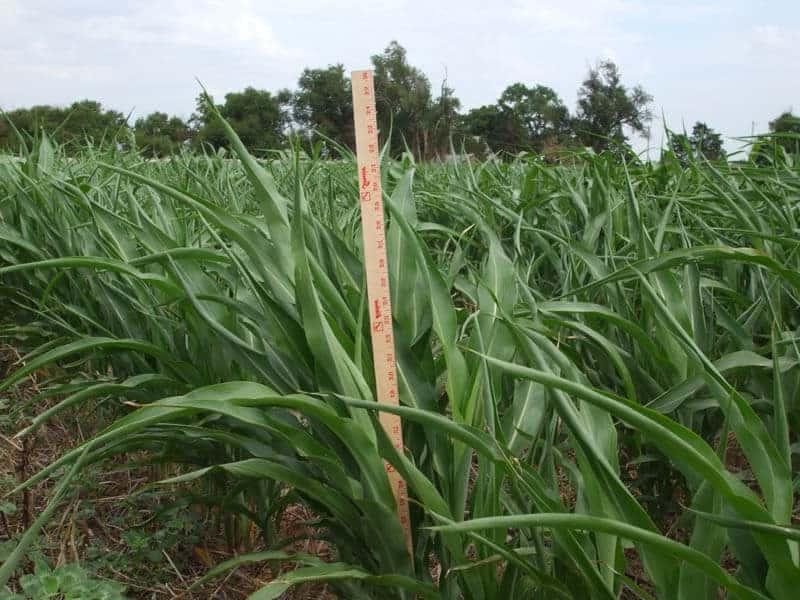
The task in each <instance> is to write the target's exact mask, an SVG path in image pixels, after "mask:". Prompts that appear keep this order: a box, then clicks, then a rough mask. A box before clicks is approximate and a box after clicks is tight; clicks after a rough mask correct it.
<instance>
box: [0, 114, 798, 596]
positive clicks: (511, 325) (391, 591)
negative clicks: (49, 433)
mask: <svg viewBox="0 0 800 600" xmlns="http://www.w3.org/2000/svg"><path fill="white" fill-rule="evenodd" d="M227 135H228V137H229V139H230V143H231V148H232V151H233V153H232V154H229V155H227V156H226V157H223V156H215V155H206V156H202V155H196V154H194V155H193V154H189V153H187V154H184V155H180V156H177V157H174V158H172V159H168V160H161V161H147V160H143V159H142V158H141V157H140V156H139V155H138V154H137V153H136V152H132V151H117V150H99V149H96V148H95V149H93V148H91V147H87V148H85V149H84V150H82V152H81V153H80V155H79V156H78V157H77V158H75V157H66V156H65V154H64V151H63V149H62V148H59V147H57V146H55V145H53V144H51V143H50V142H49V141H48V139H47V138H46V137H41V138H39V139H37V140H35V141H34V142H33V143H32V144H30V145H29V147H28V149H27V150H24V151H22V152H21V154H20V156H19V157H17V159H14V160H10V159H4V160H0V308H2V335H3V338H4V340H5V342H6V343H7V344H10V345H11V346H12V347H14V348H15V349H16V350H17V351H18V358H17V359H15V360H14V361H13V364H12V365H11V367H10V368H9V369H7V374H6V376H5V378H4V379H2V381H1V382H0V400H2V406H3V409H2V410H3V411H4V413H5V419H6V420H5V421H4V423H13V424H14V426H13V427H10V426H8V425H6V426H5V427H6V428H5V429H3V430H2V431H3V438H2V439H1V440H0V444H3V445H5V446H6V448H10V447H11V446H14V447H19V448H23V447H25V446H24V444H25V443H26V440H33V439H36V437H37V436H39V435H40V434H41V432H42V431H44V430H46V429H47V428H48V427H50V425H51V423H53V422H55V421H56V420H59V419H63V418H64V417H65V416H67V415H74V414H80V415H83V417H81V418H82V419H87V420H89V419H94V421H95V422H97V421H98V420H99V421H100V422H101V425H102V427H95V428H90V427H88V426H87V431H88V433H86V435H82V436H77V435H76V436H75V438H74V444H68V445H65V446H64V447H60V448H58V452H56V453H54V454H53V456H52V459H51V460H49V463H48V464H45V465H43V467H42V468H40V469H37V470H35V471H31V472H28V473H27V474H26V475H25V477H24V478H20V479H19V480H17V481H16V483H15V485H14V486H12V487H14V489H11V490H8V491H9V494H8V496H7V497H6V498H5V502H6V503H8V502H10V503H12V504H14V503H18V502H21V500H20V499H21V498H22V497H23V496H24V495H25V494H26V491H28V492H29V491H30V490H32V489H34V488H37V486H38V487H39V488H40V487H41V485H42V483H43V482H47V483H48V485H49V487H48V489H49V490H50V492H49V495H48V498H49V504H47V505H46V507H44V508H43V509H42V510H40V511H36V513H35V514H34V515H33V517H35V518H33V519H31V523H30V524H29V527H28V529H27V531H26V532H25V533H24V534H21V535H18V536H16V537H15V538H14V540H13V543H12V544H10V545H9V546H8V551H7V552H6V553H5V554H4V562H3V564H2V566H0V590H2V589H3V588H4V587H5V589H6V592H4V593H5V594H6V596H8V597H12V598H13V597H19V598H21V597H27V596H22V595H17V596H15V595H14V594H21V593H22V592H21V591H20V590H21V589H22V588H21V583H20V582H21V581H24V580H25V579H24V578H25V576H26V575H25V573H27V572H28V571H29V570H30V568H31V567H30V559H29V558H28V555H29V553H30V552H31V550H32V549H33V548H35V547H36V546H37V544H38V543H39V542H38V540H39V538H40V537H41V536H42V535H43V532H44V531H45V530H47V528H48V527H50V526H51V524H52V523H53V522H57V521H59V520H62V519H65V518H66V519H67V520H68V518H69V516H68V512H67V507H68V506H70V502H71V498H74V497H75V494H76V493H77V492H76V489H77V486H78V484H79V482H81V481H83V479H82V478H83V477H84V474H85V473H88V472H93V473H103V472H108V473H109V474H111V473H112V472H118V471H119V469H120V468H121V465H132V464H135V465H136V466H137V468H141V467H143V466H145V467H147V468H148V472H149V473H151V474H152V475H153V476H152V480H151V481H149V482H147V486H146V489H147V490H148V493H153V490H155V491H158V490H164V493H167V492H168V494H169V496H170V497H171V498H172V499H173V501H174V502H177V503H179V506H181V507H183V508H182V509H181V510H184V511H194V512H196V513H197V512H199V514H201V515H204V517H203V518H204V519H205V522H207V523H209V525H208V526H209V527H211V523H212V522H214V523H216V524H220V527H222V528H223V529H224V531H225V535H226V541H227V543H228V546H229V547H230V548H231V549H232V550H231V552H230V553H229V554H228V555H227V556H226V557H224V558H225V559H224V560H222V559H220V560H213V561H211V562H212V563H213V564H208V565H207V568H206V569H205V575H204V576H203V578H201V579H198V580H196V581H195V582H194V585H195V587H197V586H202V585H205V583H206V581H216V582H217V584H218V588H219V589H223V590H224V589H225V585H224V583H220V582H224V581H236V579H226V578H230V577H231V576H232V575H231V574H232V572H233V571H236V570H240V571H241V570H244V571H243V572H247V571H246V569H248V568H251V567H252V566H253V565H257V564H272V565H276V567H275V569H274V572H275V573H276V575H275V576H274V577H272V578H269V579H264V580H263V581H261V583H259V585H257V586H255V589H254V590H252V591H251V592H248V593H251V595H250V596H249V597H250V598H252V599H253V600H264V599H268V598H280V597H284V595H286V594H291V593H292V590H293V588H294V587H295V586H301V585H305V584H308V583H309V582H318V583H319V582H321V583H324V584H325V586H324V589H325V590H326V591H325V593H327V594H333V595H335V597H338V598H344V599H351V598H352V599H368V598H375V599H382V598H405V599H412V598H443V599H449V600H456V599H460V598H464V599H469V600H491V599H506V598H534V599H545V598H547V599H549V598H575V599H583V598H591V599H603V600H611V599H614V598H666V599H683V600H700V599H708V600H712V599H717V598H720V597H730V598H741V599H756V598H776V599H786V600H790V599H794V598H797V597H798V594H800V566H798V565H799V564H800V563H799V562H798V561H799V560H800V552H799V551H798V550H799V548H798V542H799V541H800V530H798V529H796V528H795V526H794V523H795V519H796V518H797V516H798V514H799V513H798V510H799V508H800V507H798V504H797V469H796V465H797V456H796V453H797V451H798V448H799V447H798V441H799V440H798V432H799V431H800V429H799V426H800V421H799V418H800V365H799V363H800V165H799V164H798V163H797V162H796V159H793V158H792V157H791V156H776V157H773V159H771V160H769V161H762V162H761V163H755V162H750V163H710V162H707V161H702V160H700V161H696V162H690V163H689V164H681V163H680V162H678V160H677V159H676V158H675V157H674V156H672V155H671V154H669V153H665V154H664V156H663V157H662V159H661V160H660V161H658V162H653V163H650V162H640V161H637V160H636V159H635V158H633V159H628V160H625V159H620V158H617V157H613V156H610V155H605V154H603V155H593V154H591V153H587V154H585V155H580V154H579V155H576V156H575V157H574V158H573V159H572V160H570V161H568V162H564V163H562V164H559V165H548V164H544V163H543V162H541V161H540V160H538V159H536V158H535V157H521V158H518V159H516V160H513V161H511V162H500V161H487V162H474V161H467V160H463V161H456V162H451V163H437V164H414V162H413V160H412V159H411V158H410V157H409V156H404V157H403V158H402V159H401V160H393V159H390V158H389V157H385V158H384V161H383V178H384V190H385V192H386V198H385V202H386V207H387V250H388V256H389V263H390V264H389V267H390V285H391V290H392V296H393V306H394V327H395V336H396V356H397V362H398V377H399V384H400V397H401V406H400V407H399V408H391V409H390V408H386V407H384V406H382V405H379V404H378V403H377V402H376V401H375V394H374V380H373V378H374V375H373V368H372V357H371V354H370V352H371V350H370V332H369V320H368V316H367V300H366V292H365V284H364V272H363V264H362V246H361V231H360V215H359V206H358V190H357V177H356V168H355V161H354V159H353V158H352V157H349V158H344V159H342V160H336V161H327V160H323V159H321V158H318V157H314V156H309V155H307V154H305V153H302V152H299V151H298V152H286V153H283V154H274V155H272V156H271V157H270V158H269V159H267V160H256V159H254V158H253V157H252V156H250V155H249V154H248V153H247V151H246V150H245V149H244V146H243V145H242V144H241V142H239V140H238V138H237V137H236V134H235V133H234V132H233V130H232V129H230V128H228V129H227ZM37 374H38V375H37ZM33 375H37V381H38V386H37V390H36V393H35V394H33V395H28V396H24V397H23V396H22V395H20V394H16V393H15V390H17V388H18V387H19V386H20V385H21V384H22V383H23V382H25V381H27V380H28V379H29V378H30V377H31V376H33ZM381 410H391V411H393V412H396V413H398V414H399V415H400V416H401V417H402V419H403V423H404V432H405V452H403V453H402V454H400V453H398V452H397V451H396V450H395V449H394V448H393V446H392V445H391V443H390V442H389V441H388V438H387V437H386V435H385V434H384V432H383V430H382V429H381V427H380V425H379V423H378V413H379V411H381ZM73 422H74V421H73ZM87 422H88V421H87ZM384 461H387V462H388V463H389V464H390V465H391V466H392V467H393V468H395V469H397V470H398V471H399V472H400V473H401V474H402V475H403V477H404V478H405V480H406V481H407V483H408V489H409V495H410V505H411V520H412V528H413V547H414V552H413V556H409V555H408V553H407V550H406V547H405V543H404V539H403V532H402V529H401V527H400V524H399V522H398V520H397V517H396V514H395V507H394V500H393V496H392V492H391V489H390V487H389V484H388V481H387V477H386V471H385V462H384ZM109 476H111V475H109ZM84 493H85V492H84ZM89 501H91V496H90V497H89ZM119 501H120V502H122V500H119ZM298 506H301V507H303V509H304V510H305V511H306V514H307V515H309V527H308V528H307V529H305V530H304V531H306V534H305V535H306V537H308V538H315V541H316V542H319V543H318V544H306V545H305V547H306V548H308V549H307V550H305V551H303V550H299V551H298V550H296V549H295V548H296V546H292V547H291V548H290V549H287V548H289V542H290V541H291V540H287V539H286V537H285V536H284V535H283V534H282V532H281V530H280V528H279V527H278V523H279V522H280V521H281V518H282V515H283V514H284V513H285V512H286V511H287V510H296V509H297V507H298ZM64 515H67V516H66V517H65V516H64ZM127 526H129V527H135V526H138V524H136V523H130V524H128V525H126V527H127ZM0 532H1V530H0ZM323 543H324V545H325V548H326V552H325V553H321V552H315V551H314V548H319V547H320V545H319V544H323ZM278 567H280V568H278ZM175 578H176V580H178V575H177V574H176V575H175ZM179 583H180V582H179ZM2 593H3V592H0V595H2ZM128 593H129V594H130V595H131V597H135V593H136V590H134V589H129V590H128ZM42 597H44V596H42ZM53 597H56V596H53ZM141 597H150V596H144V595H142V596H141ZM175 597H179V596H175ZM185 597H190V596H185ZM197 597H201V596H197ZM207 597H211V596H207ZM219 597H232V596H219ZM285 597H290V596H285Z"/></svg>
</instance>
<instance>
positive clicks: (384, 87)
mask: <svg viewBox="0 0 800 600" xmlns="http://www.w3.org/2000/svg"><path fill="white" fill-rule="evenodd" d="M372 65H373V67H374V69H375V100H376V109H377V111H378V129H379V130H380V133H381V134H382V136H383V138H384V139H383V141H386V136H388V135H389V131H390V130H391V139H390V140H389V147H390V150H391V152H392V154H394V155H398V154H400V153H402V152H403V151H404V150H405V148H406V144H408V146H409V147H410V148H411V150H412V151H413V153H414V155H415V156H416V157H417V158H425V157H428V156H429V155H430V150H431V148H430V136H429V133H430V132H429V129H428V128H427V127H426V125H429V122H428V121H429V115H428V111H429V110H430V107H431V84H430V81H428V78H427V77H426V76H425V75H424V74H423V73H422V71H420V70H419V69H417V68H416V67H413V66H411V65H410V64H409V63H408V59H407V56H406V50H405V48H403V47H402V46H401V45H400V44H398V43H397V42H396V41H393V42H391V43H390V44H389V45H388V46H387V47H386V49H385V50H384V51H383V53H382V54H376V55H374V56H373V57H372Z"/></svg>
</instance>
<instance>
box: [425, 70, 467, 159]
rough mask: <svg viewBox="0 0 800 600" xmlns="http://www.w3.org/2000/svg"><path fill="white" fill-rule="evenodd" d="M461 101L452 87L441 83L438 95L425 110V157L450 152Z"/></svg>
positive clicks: (456, 127)
mask: <svg viewBox="0 0 800 600" xmlns="http://www.w3.org/2000/svg"><path fill="white" fill-rule="evenodd" d="M460 108H461V101H460V100H459V99H458V98H456V96H455V91H454V90H453V88H450V87H448V86H447V83H446V82H444V83H443V84H442V89H441V92H440V94H439V97H438V98H436V100H434V101H433V102H432V103H431V105H430V106H429V107H428V110H427V118H426V119H425V130H426V132H427V133H426V139H427V140H428V156H426V157H425V158H432V157H436V158H443V157H444V156H446V155H447V154H449V152H450V144H451V141H452V138H453V135H454V134H455V133H456V132H457V129H458V125H459V112H458V111H459V109H460Z"/></svg>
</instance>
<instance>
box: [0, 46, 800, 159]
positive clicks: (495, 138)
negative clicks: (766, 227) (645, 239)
mask: <svg viewBox="0 0 800 600" xmlns="http://www.w3.org/2000/svg"><path fill="white" fill-rule="evenodd" d="M372 66H373V69H374V73H375V87H376V102H377V109H378V127H379V133H380V136H381V142H382V143H387V144H388V148H389V152H390V153H391V154H392V155H394V156H397V155H400V154H401V153H403V152H405V151H410V152H411V153H413V155H414V157H415V158H417V159H419V160H430V159H442V158H444V157H446V156H447V155H448V154H449V153H450V151H451V148H455V149H456V151H461V150H464V151H466V152H468V153H478V154H486V153H494V154H499V155H514V154H517V153H519V152H530V153H536V154H540V155H544V156H545V157H546V158H548V157H550V156H558V155H560V154H561V153H562V152H563V151H565V150H566V151H571V150H574V149H577V148H581V147H584V146H589V147H591V148H592V149H593V150H594V151H595V152H604V151H609V150H610V151H615V152H616V151H617V150H619V149H620V148H623V147H625V144H626V143H627V142H628V141H629V136H630V135H636V134H639V135H641V134H646V133H647V132H648V125H649V123H650V121H651V119H652V114H651V110H650V104H651V102H652V100H653V98H652V96H651V95H650V94H649V93H647V92H646V91H645V90H644V88H642V86H640V85H633V86H630V85H626V84H623V82H622V75H621V73H620V70H619V68H618V66H617V65H616V64H615V63H613V62H612V61H609V60H605V61H601V62H599V63H598V64H597V65H596V66H595V67H593V68H590V69H589V71H588V73H587V75H586V77H585V78H584V80H583V81H582V82H581V83H580V86H579V87H578V90H577V103H576V106H575V109H574V112H572V113H571V112H570V108H569V107H568V106H567V104H566V103H565V102H564V101H563V100H562V99H561V98H560V97H559V95H558V93H557V92H556V91H555V90H554V89H553V88H551V87H548V86H546V85H544V84H542V83H539V82H523V81H518V82H515V83H512V84H511V85H509V86H508V87H506V88H505V89H504V90H503V91H502V93H501V94H500V95H499V97H498V98H497V100H496V101H495V102H494V103H492V104H486V105H483V106H479V107H477V108H471V109H470V110H467V111H462V105H461V102H460V100H459V98H458V97H457V95H456V93H455V90H454V89H453V88H452V87H451V86H450V85H449V82H448V81H447V78H446V76H445V78H444V80H443V81H441V82H440V83H439V82H437V86H433V85H432V84H431V81H430V79H429V78H428V77H427V76H426V75H425V73H424V72H423V71H422V69H420V68H419V67H417V66H414V65H413V64H412V63H411V62H410V60H409V56H408V52H407V51H406V49H405V48H404V47H403V46H401V45H400V44H399V43H398V42H397V41H392V42H390V43H389V45H388V46H386V48H385V49H384V50H383V51H382V52H381V53H379V54H375V55H374V56H372ZM437 87H438V93H437ZM216 107H217V108H218V110H219V112H220V113H221V114H222V115H223V117H225V118H226V119H227V120H228V122H229V123H230V124H231V126H232V127H233V128H234V130H235V131H236V132H237V134H238V135H239V137H240V138H241V140H242V141H243V142H244V144H245V146H246V147H247V148H248V149H249V150H250V151H251V152H254V153H255V154H260V155H263V154H264V153H265V152H268V151H269V150H272V149H278V148H284V147H286V146H287V144H288V143H289V141H290V139H291V138H292V137H293V135H298V136H299V138H300V140H301V141H302V142H303V143H304V144H307V143H308V142H313V143H317V142H318V141H319V140H320V139H324V140H332V141H333V142H334V143H333V144H331V143H328V142H327V141H326V142H323V143H324V144H325V146H326V147H327V151H326V153H325V155H326V156H330V157H336V156H337V155H338V154H340V153H341V152H340V150H341V149H342V148H349V149H351V150H352V149H354V146H355V140H354V127H353V115H352V110H353V105H352V92H351V86H350V77H349V74H348V73H347V72H346V70H345V67H344V65H342V64H340V63H336V64H331V65H328V66H325V67H317V68H306V69H304V70H303V72H302V73H301V74H300V77H299V78H298V80H297V86H296V89H295V90H293V91H290V90H279V91H277V92H276V91H269V90H265V89H257V88H255V87H247V88H245V89H244V90H241V91H234V92H230V93H228V94H226V95H225V97H224V101H223V102H222V103H221V104H218V105H216ZM4 116H5V117H6V118H4V119H0V148H6V149H12V150H13V149H15V148H17V146H18V144H19V139H18V136H17V134H16V133H15V131H14V128H16V129H17V130H18V131H20V132H21V133H22V137H23V139H24V138H25V137H28V138H30V137H32V136H34V135H36V133H37V132H39V131H47V132H48V134H49V135H51V136H53V137H54V138H55V140H56V141H57V142H59V143H62V144H64V143H66V144H67V148H68V149H69V144H70V143H73V142H76V141H83V140H87V139H89V140H93V141H94V142H95V143H102V142H103V141H107V142H108V141H113V142H114V143H117V144H120V143H121V144H125V143H129V142H130V140H135V144H136V146H137V147H139V148H140V149H142V150H143V151H144V152H145V154H147V155H150V156H154V157H161V156H166V155H169V154H172V153H175V152H177V151H179V150H180V149H181V148H183V147H188V146H191V147H194V148H204V147H210V148H213V149H218V148H222V147H226V146H227V144H228V141H227V138H226V136H225V135H224V132H223V130H222V127H221V125H220V123H218V122H217V121H216V119H215V118H214V117H213V114H212V112H211V111H210V109H209V106H207V104H206V102H205V100H203V99H201V98H198V99H197V103H196V109H195V112H194V114H192V116H191V117H190V118H189V119H188V120H184V119H183V118H181V117H179V116H174V115H169V114H167V113H166V112H162V111H156V112H153V113H151V114H148V115H143V116H141V117H138V118H137V119H136V120H135V122H134V123H133V124H130V123H128V122H127V119H126V118H125V115H123V114H122V113H120V112H118V111H115V110H111V109H108V108H105V107H103V106H102V105H101V104H100V103H99V102H96V101H93V100H81V101H78V102H74V103H72V104H71V105H70V106H68V107H57V106H48V105H40V106H33V107H31V108H21V109H17V110H13V111H10V112H9V113H7V114H5V115H4ZM12 123H13V126H12V125H11V124H12ZM121 134H123V135H121ZM767 142H770V144H771V145H770V144H767ZM757 145H758V146H759V148H761V149H762V150H760V151H763V149H764V148H766V147H767V146H770V147H777V148H779V149H781V148H782V149H783V150H782V151H786V152H790V153H800V117H797V116H795V115H794V114H792V113H791V112H785V113H783V114H781V115H779V116H778V117H777V118H776V119H775V120H774V121H772V122H770V134H769V135H765V136H762V137H761V138H760V140H759V143H758V144H757ZM776 145H777V146H776ZM669 149H670V150H671V151H672V152H673V153H674V154H675V155H676V156H677V157H678V158H679V159H680V160H682V161H687V160H689V158H690V156H693V157H701V156H702V157H703V158H706V159H709V160H718V159H724V158H725V152H724V150H723V143H722V137H721V135H720V134H719V133H717V132H715V131H714V130H713V129H712V128H711V127H709V126H707V125H706V124H705V123H702V122H697V123H696V124H695V125H694V127H693V129H692V131H691V134H677V135H672V136H671V138H670V143H669Z"/></svg>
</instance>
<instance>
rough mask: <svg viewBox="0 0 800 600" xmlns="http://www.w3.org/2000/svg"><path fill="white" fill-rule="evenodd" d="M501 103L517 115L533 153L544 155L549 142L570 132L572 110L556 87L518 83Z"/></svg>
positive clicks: (516, 119)
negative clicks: (570, 112)
mask: <svg viewBox="0 0 800 600" xmlns="http://www.w3.org/2000/svg"><path fill="white" fill-rule="evenodd" d="M498 104H499V105H500V107H501V108H506V109H508V110H509V111H510V112H511V113H512V114H513V115H514V120H515V122H516V123H517V124H518V126H521V127H522V128H523V130H524V136H525V138H527V145H528V147H529V148H531V149H532V150H535V151H537V152H541V151H542V149H543V148H544V145H545V142H546V141H547V140H548V139H557V138H560V137H562V136H565V135H568V133H569V110H568V109H567V107H566V106H564V103H563V102H562V101H561V98H559V97H558V94H557V93H556V92H555V90H553V89H552V88H549V87H547V86H544V85H537V86H534V87H527V86H525V85H524V84H522V83H515V84H513V85H510V86H508V87H507V88H506V89H505V91H504V92H503V93H502V95H501V96H500V100H499V101H498Z"/></svg>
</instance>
